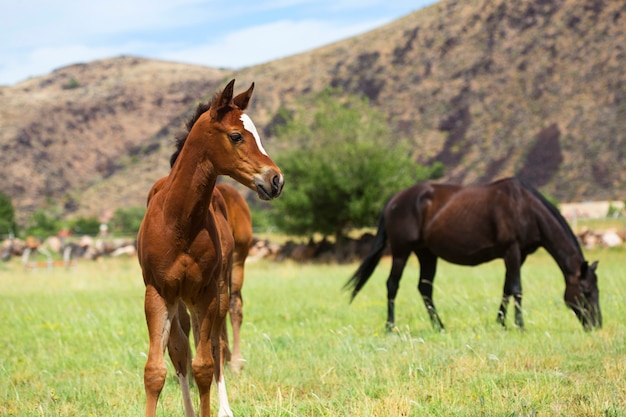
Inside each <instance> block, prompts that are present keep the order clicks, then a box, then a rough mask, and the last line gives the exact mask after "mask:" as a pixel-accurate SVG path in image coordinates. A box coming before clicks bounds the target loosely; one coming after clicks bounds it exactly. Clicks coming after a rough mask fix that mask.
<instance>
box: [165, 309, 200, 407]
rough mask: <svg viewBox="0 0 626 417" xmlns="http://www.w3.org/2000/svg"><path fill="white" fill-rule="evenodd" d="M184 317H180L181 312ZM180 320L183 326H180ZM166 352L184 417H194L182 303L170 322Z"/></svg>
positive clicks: (185, 312)
mask: <svg viewBox="0 0 626 417" xmlns="http://www.w3.org/2000/svg"><path fill="white" fill-rule="evenodd" d="M181 309H182V311H184V315H182V316H181V313H182V311H181ZM181 319H182V320H183V321H184V324H185V326H184V327H183V326H182V325H181ZM167 351H168V353H169V355H170V359H171V360H172V364H173V365H174V369H176V376H178V382H179V384H180V390H181V393H182V396H183V404H184V406H185V417H194V416H195V413H194V411H193V404H192V402H191V392H190V390H189V370H190V364H191V348H190V346H189V315H188V314H187V311H186V310H185V308H184V305H183V303H181V302H179V305H178V313H177V314H176V317H175V319H174V320H173V321H172V328H171V331H170V338H169V340H168V343H167Z"/></svg>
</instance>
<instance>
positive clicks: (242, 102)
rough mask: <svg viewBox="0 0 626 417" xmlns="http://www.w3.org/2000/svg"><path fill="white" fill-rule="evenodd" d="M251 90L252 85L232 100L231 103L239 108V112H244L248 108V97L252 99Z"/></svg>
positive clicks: (252, 88)
mask: <svg viewBox="0 0 626 417" xmlns="http://www.w3.org/2000/svg"><path fill="white" fill-rule="evenodd" d="M253 90H254V83H252V84H251V85H250V88H248V90H247V91H244V92H243V93H241V94H239V95H238V96H237V97H235V98H234V99H233V103H235V106H237V107H239V108H240V109H241V110H245V109H246V108H247V107H248V103H249V102H250V97H252V91H253Z"/></svg>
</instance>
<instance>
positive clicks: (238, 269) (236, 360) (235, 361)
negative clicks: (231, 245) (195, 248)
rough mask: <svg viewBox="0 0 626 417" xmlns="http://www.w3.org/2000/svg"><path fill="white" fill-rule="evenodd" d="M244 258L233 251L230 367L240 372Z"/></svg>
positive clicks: (241, 363) (241, 362) (241, 361)
mask: <svg viewBox="0 0 626 417" xmlns="http://www.w3.org/2000/svg"><path fill="white" fill-rule="evenodd" d="M244 262H245V257H244V259H241V256H240V255H239V253H238V252H237V250H235V252H234V253H233V268H232V277H231V284H230V306H229V313H230V323H231V325H232V328H233V350H232V355H231V357H230V367H231V369H232V370H233V371H235V372H238V371H240V370H241V368H242V367H243V364H244V362H245V361H244V359H243V357H242V356H241V345H240V331H241V323H242V321H243V299H242V297H241V289H242V287H243V272H244Z"/></svg>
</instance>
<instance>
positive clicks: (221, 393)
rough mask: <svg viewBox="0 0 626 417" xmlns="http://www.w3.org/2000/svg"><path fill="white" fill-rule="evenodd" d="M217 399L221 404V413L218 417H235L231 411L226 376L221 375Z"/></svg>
mask: <svg viewBox="0 0 626 417" xmlns="http://www.w3.org/2000/svg"><path fill="white" fill-rule="evenodd" d="M217 398H218V399H219V402H220V411H219V412H218V413H217V417H234V415H233V412H232V411H231V409H230V405H229V404H228V395H227V394H226V382H225V381H224V374H222V375H220V380H219V381H217Z"/></svg>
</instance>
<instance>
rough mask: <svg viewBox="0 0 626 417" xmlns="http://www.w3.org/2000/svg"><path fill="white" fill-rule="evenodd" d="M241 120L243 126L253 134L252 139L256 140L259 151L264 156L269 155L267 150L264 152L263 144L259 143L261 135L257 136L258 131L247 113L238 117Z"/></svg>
mask: <svg viewBox="0 0 626 417" xmlns="http://www.w3.org/2000/svg"><path fill="white" fill-rule="evenodd" d="M239 119H240V120H241V121H242V122H243V127H244V128H245V129H246V130H247V131H248V132H250V133H252V136H254V140H256V146H257V147H258V148H259V150H260V151H261V153H262V154H263V155H265V156H269V155H268V154H267V152H265V148H263V144H262V143H261V137H260V136H259V132H257V130H256V126H254V123H253V122H252V119H251V118H250V117H249V116H248V115H247V114H245V113H244V114H242V115H241V117H240V118H239Z"/></svg>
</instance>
